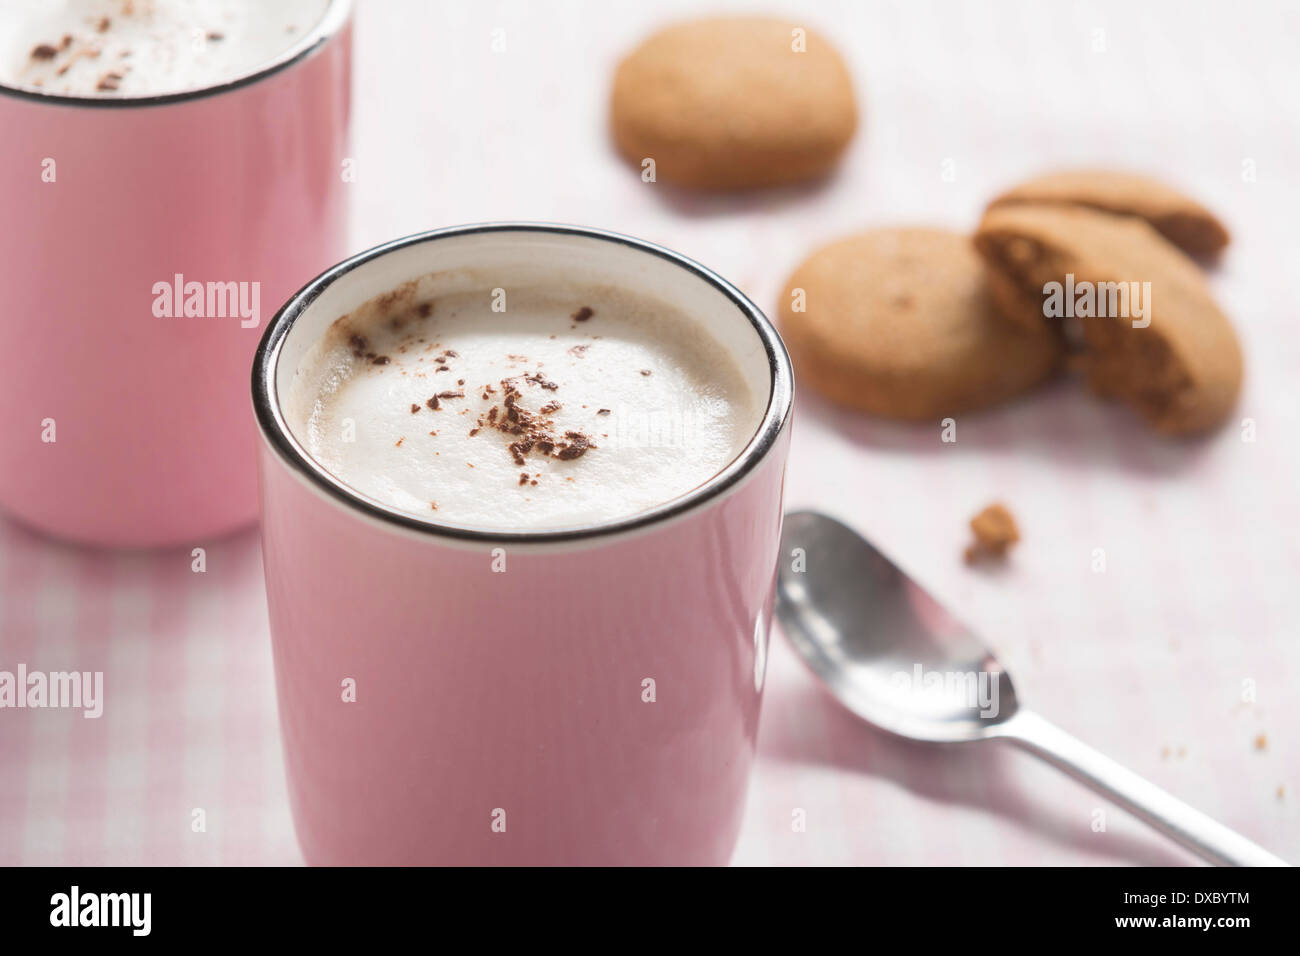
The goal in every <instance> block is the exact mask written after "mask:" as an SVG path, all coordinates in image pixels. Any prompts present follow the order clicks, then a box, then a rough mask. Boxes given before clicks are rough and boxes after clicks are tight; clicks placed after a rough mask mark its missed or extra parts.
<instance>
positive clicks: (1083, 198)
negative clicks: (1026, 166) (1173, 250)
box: [989, 169, 1228, 258]
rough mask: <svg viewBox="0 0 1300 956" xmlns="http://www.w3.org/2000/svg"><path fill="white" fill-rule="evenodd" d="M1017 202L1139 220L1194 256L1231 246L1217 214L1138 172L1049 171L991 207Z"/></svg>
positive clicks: (1015, 189) (1208, 253)
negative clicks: (1053, 204)
mask: <svg viewBox="0 0 1300 956" xmlns="http://www.w3.org/2000/svg"><path fill="white" fill-rule="evenodd" d="M1016 203H1055V204H1058V205H1066V206H1083V207H1086V208H1088V209H1097V210H1100V211H1102V212H1111V213H1117V214H1119V215H1125V216H1137V217H1138V218H1139V219H1145V220H1146V221H1147V222H1149V223H1150V224H1151V225H1152V227H1154V228H1155V229H1156V231H1157V232H1159V233H1160V234H1161V235H1163V236H1164V237H1165V238H1166V239H1168V240H1169V241H1170V242H1172V243H1173V244H1174V245H1176V246H1178V247H1179V248H1180V249H1182V250H1183V251H1184V252H1186V253H1188V254H1189V255H1193V256H1200V257H1204V258H1212V257H1214V256H1216V255H1218V254H1219V253H1220V252H1221V251H1222V250H1223V248H1224V246H1226V245H1227V244H1228V230H1227V228H1225V227H1224V225H1223V223H1221V222H1219V220H1218V219H1216V218H1215V216H1214V214H1213V213H1212V212H1210V211H1209V210H1208V209H1206V208H1205V207H1204V206H1202V205H1201V204H1200V203H1198V202H1197V201H1196V200H1194V199H1191V198H1190V197H1188V196H1184V195H1183V194H1182V193H1180V192H1178V191H1177V190H1176V189H1172V188H1171V187H1169V186H1166V185H1165V184H1164V183H1162V182H1159V181H1158V180H1155V179H1151V178H1149V177H1147V176H1139V175H1137V174H1136V173H1124V172H1117V171H1115V170H1105V169H1079V170H1065V171H1062V172H1057V173H1049V174H1047V175H1046V176H1039V177H1038V178H1037V179H1031V180H1029V181H1028V182H1024V183H1021V184H1020V185H1019V186H1016V187H1015V188H1014V189H1010V190H1008V191H1007V192H1005V193H1003V194H1002V195H1001V196H998V197H997V198H996V199H994V200H993V201H992V202H991V203H989V208H990V209H993V208H996V207H997V206H1002V205H1012V204H1016Z"/></svg>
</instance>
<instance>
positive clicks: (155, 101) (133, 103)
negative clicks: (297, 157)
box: [0, 0, 352, 109]
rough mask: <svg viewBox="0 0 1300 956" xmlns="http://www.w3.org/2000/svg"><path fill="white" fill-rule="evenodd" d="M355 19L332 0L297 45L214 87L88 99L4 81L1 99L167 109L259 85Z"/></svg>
mask: <svg viewBox="0 0 1300 956" xmlns="http://www.w3.org/2000/svg"><path fill="white" fill-rule="evenodd" d="M351 16H352V0H329V5H328V6H327V7H326V8H325V12H324V13H323V14H322V15H321V18H320V20H319V21H317V23H316V25H315V26H314V27H313V28H312V29H311V30H310V31H308V32H307V33H305V34H303V36H302V38H301V39H299V40H298V42H297V43H295V44H294V45H293V46H291V47H289V48H288V49H287V50H285V51H284V52H283V53H281V54H280V55H279V56H277V57H275V58H274V59H272V60H268V61H267V62H265V63H263V64H261V65H260V66H258V67H257V68H255V69H254V70H253V71H252V72H249V73H243V74H241V75H239V76H236V77H233V78H232V79H229V80H225V81H223V82H221V83H215V84H213V85H212V86H200V87H196V88H195V89H192V90H177V91H176V92H174V93H159V94H154V95H151V96H84V95H80V94H76V93H49V92H46V91H44V90H40V89H35V88H32V87H28V86H14V85H12V84H9V83H4V82H0V96H10V97H13V98H15V99H20V100H28V101H30V102H34V103H47V104H50V105H52V106H83V107H87V108H89V109H131V108H133V107H144V106H166V105H168V104H171V103H184V102H187V101H189V100H198V99H203V98H205V97H208V96H218V95H220V94H222V93H229V92H231V91H233V90H238V89H241V88H243V87H245V86H249V85H251V84H253V83H257V82H259V81H260V80H263V79H265V78H267V77H268V76H272V75H274V74H276V73H279V72H280V71H281V70H284V69H287V68H288V67H290V66H293V65H294V64H295V63H299V62H301V61H302V60H305V59H307V58H308V57H310V56H311V55H312V54H313V53H315V52H316V51H317V50H318V49H320V48H321V47H323V46H324V45H325V44H326V43H327V42H329V40H331V39H332V38H333V37H334V36H335V35H336V34H338V33H339V32H340V31H341V30H342V29H343V27H344V26H345V25H346V24H347V22H348V19H349V18H350V17H351Z"/></svg>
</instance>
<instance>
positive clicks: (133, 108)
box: [0, 0, 351, 547]
mask: <svg viewBox="0 0 1300 956" xmlns="http://www.w3.org/2000/svg"><path fill="white" fill-rule="evenodd" d="M350 46H351V3H350V0H333V2H332V3H330V5H329V7H328V8H327V11H326V13H325V15H324V18H323V20H322V21H321V22H320V23H319V24H318V25H317V26H316V27H315V28H314V29H313V30H312V31H310V32H309V33H304V35H303V37H302V38H301V39H300V40H299V41H298V42H296V43H295V44H294V45H293V46H292V47H291V48H289V49H288V50H286V51H285V52H284V53H283V54H282V55H281V56H280V57H278V58H277V59H275V60H274V61H272V62H270V63H268V64H265V65H264V66H262V67H260V68H259V69H258V70H257V71H256V72H254V73H252V74H249V75H246V76H241V77H239V78H237V79H234V80H232V81H230V82H227V83H225V84H222V85H219V86H213V87H207V88H203V89H198V90H194V91H191V92H183V93H175V94H168V95H163V96H150V97H134V98H129V97H124V98H107V97H99V98H96V97H86V96H74V95H62V94H54V93H40V92H35V91H31V90H24V89H18V88H15V87H9V86H4V85H0V130H3V131H4V132H3V135H0V208H2V209H3V210H4V217H5V228H4V229H0V290H3V312H0V339H3V341H4V343H5V346H4V348H3V349H0V508H3V509H4V510H5V511H7V512H8V513H10V514H11V515H13V516H15V517H17V518H19V519H20V520H22V521H24V522H26V523H27V524H30V525H32V526H33V527H36V528H39V529H41V530H43V531H46V532H48V533H50V534H54V535H57V536H60V537H64V538H69V539H74V540H78V541H82V542H86V543H90V544H96V545H103V546H112V547H150V546H161V545H170V544H179V543H188V542H191V541H193V540H195V539H196V538H201V537H204V536H208V535H213V534H219V533H221V532H224V531H228V530H233V529H234V528H236V527H238V526H240V525H244V524H247V523H249V522H251V521H252V520H253V519H254V518H255V517H256V515H257V490H256V477H255V475H256V468H255V464H254V463H255V461H256V457H255V456H256V452H255V449H256V439H255V436H254V433H253V430H252V428H251V427H250V425H249V422H248V410H247V409H248V406H247V402H248V393H247V386H246V382H247V378H246V375H247V371H248V363H249V360H250V358H251V357H252V354H253V352H254V350H255V348H256V344H257V340H258V337H259V335H260V328H259V326H264V325H265V321H264V320H263V316H262V314H261V313H262V311H263V310H265V312H266V314H268V315H269V314H270V313H271V312H272V311H273V310H274V309H276V308H277V307H278V306H279V305H280V304H281V303H282V302H283V301H284V300H285V299H286V298H288V296H289V295H290V294H291V293H292V292H293V290H294V289H296V288H297V287H298V286H300V285H301V284H302V283H303V282H305V281H307V280H308V279H309V278H310V277H311V276H312V275H314V274H316V273H317V272H319V271H320V270H321V269H323V268H325V267H326V266H328V265H329V264H330V263H331V262H336V261H337V260H338V259H339V257H340V256H341V255H343V253H344V249H345V248H346V246H345V242H346V235H345V231H344V230H345V225H346V219H345V209H344V200H345V189H346V184H345V183H344V182H343V177H342V174H341V170H342V164H343V162H344V159H345V156H344V148H345V140H346V133H347V124H348V112H349V96H350V90H349V86H350V60H351V54H350ZM196 290H199V292H200V294H199V295H197V297H196V295H195V292H196Z"/></svg>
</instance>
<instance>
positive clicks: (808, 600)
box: [777, 512, 1019, 743]
mask: <svg viewBox="0 0 1300 956" xmlns="http://www.w3.org/2000/svg"><path fill="white" fill-rule="evenodd" d="M781 549H782V555H783V561H782V566H781V573H780V575H779V576H778V578H777V615H778V617H779V619H780V621H781V627H782V629H783V630H784V631H785V634H786V637H787V638H788V639H789V640H790V643H791V644H793V645H794V647H795V650H797V651H798V652H799V655H800V656H801V657H802V658H803V660H804V662H805V663H806V664H807V665H808V666H809V667H810V668H811V669H812V671H813V673H815V674H816V675H817V676H818V677H820V678H821V679H822V681H823V682H824V683H825V684H826V686H827V687H828V688H829V689H830V691H831V692H832V693H833V694H834V695H835V696H836V697H837V698H839V700H840V702H841V703H843V704H844V706H845V707H847V708H848V709H849V710H851V711H852V712H853V713H855V714H857V715H858V716H859V717H861V718H862V719H863V720H865V721H867V722H868V723H871V724H874V725H875V726H877V727H879V728H881V729H882V730H887V731H889V732H891V733H894V734H898V735H900V736H903V737H908V738H912V739H915V740H926V741H931V742H934V743H954V742H960V741H968V740H977V739H980V738H984V737H990V736H997V735H998V727H999V726H1000V725H1001V724H1003V723H1004V722H1005V721H1006V720H1008V719H1009V718H1011V717H1012V716H1013V715H1014V714H1015V713H1016V711H1017V710H1018V709H1019V704H1018V701H1017V698H1016V691H1015V686H1014V685H1013V684H1012V682H1011V676H1010V675H1009V674H1008V673H1007V672H1006V671H1004V670H1003V669H1002V666H1001V665H1000V664H999V663H998V661H997V658H995V657H994V656H993V655H992V654H990V653H989V651H988V650H987V649H986V648H985V647H984V645H983V644H981V643H980V640H979V639H978V638H977V637H976V636H975V635H974V634H972V633H971V632H970V630H969V629H967V628H966V626H965V625H963V624H962V623H961V622H960V621H958V620H957V619H956V618H954V617H952V615H950V614H949V613H948V612H947V611H945V610H944V608H943V606H942V605H940V604H939V603H938V602H937V601H935V600H934V598H932V597H930V595H929V594H927V593H926V592H925V590H924V589H922V588H921V587H920V586H919V585H917V584H916V583H915V582H914V581H912V580H911V579H910V578H909V577H908V576H907V575H906V574H904V573H903V572H902V571H900V570H899V569H898V568H897V567H896V566H895V565H894V564H893V563H892V562H891V561H890V560H889V559H888V558H886V557H885V556H884V555H883V554H881V553H880V552H879V551H877V550H876V549H875V547H873V546H872V545H871V544H870V543H869V542H868V541H866V540H865V539H864V538H863V537H862V536H861V535H859V534H858V533H857V532H856V531H854V530H852V529H851V528H848V527H845V526H844V525H842V524H840V523H839V522H838V521H835V520H834V519H832V518H828V517H826V516H824V515H820V514H816V513H814V512H795V513H793V514H789V515H787V516H786V519H785V528H784V531H783V533H782V537H781ZM796 549H797V550H798V551H799V552H800V553H799V554H795V552H796ZM800 561H802V562H803V564H802V566H800V565H799V563H798V562H800ZM796 568H798V570H796Z"/></svg>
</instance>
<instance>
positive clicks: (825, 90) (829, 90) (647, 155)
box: [610, 17, 857, 189]
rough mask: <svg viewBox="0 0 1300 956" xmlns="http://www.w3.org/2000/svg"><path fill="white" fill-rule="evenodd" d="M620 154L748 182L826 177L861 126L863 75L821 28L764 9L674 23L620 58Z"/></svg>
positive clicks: (687, 175) (663, 172)
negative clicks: (857, 94)
mask: <svg viewBox="0 0 1300 956" xmlns="http://www.w3.org/2000/svg"><path fill="white" fill-rule="evenodd" d="M610 118H611V124H612V126H613V132H614V141H615V142H616V143H617V145H618V148H619V150H620V152H622V153H623V155H624V156H626V157H627V158H628V159H630V160H631V161H632V162H634V163H636V164H637V165H639V166H642V167H643V168H644V161H645V160H647V159H653V160H654V169H655V176H656V180H663V181H665V182H672V183H676V184H678V185H682V186H691V187H699V188H705V189H743V188H749V187H754V186H769V185H774V184H777V183H789V182H796V181H799V180H805V179H811V178H814V177H817V176H821V175H823V174H824V173H826V172H827V171H829V170H830V169H831V167H832V166H834V165H835V162H836V160H838V159H839V157H840V154H841V153H842V152H843V151H844V148H845V146H847V145H848V142H849V140H850V139H852V137H853V132H854V130H855V129H856V127H857V107H856V106H855V105H854V100H853V83H852V79H851V78H850V76H849V72H848V70H847V69H846V68H845V66H844V62H843V61H842V60H841V59H840V57H839V54H838V53H836V52H835V50H834V49H833V48H832V47H831V45H830V44H829V43H828V42H827V41H826V40H825V39H824V38H823V37H822V36H821V35H820V34H818V33H815V32H813V31H812V30H809V29H808V28H807V27H805V26H801V25H800V24H796V23H788V22H786V21H784V20H773V19H766V18H761V17H737V18H728V19H711V20H695V21H691V22H688V23H680V24H677V25H675V26H671V27H668V28H667V29H665V30H662V31H660V32H659V33H656V34H654V35H653V36H652V37H650V38H649V39H648V40H646V41H645V42H644V43H642V44H641V46H639V47H638V48H637V49H636V50H634V51H633V52H632V53H631V54H630V55H629V56H628V57H627V58H626V59H625V60H623V62H622V63H621V64H620V65H619V67H618V72H617V73H616V74H615V76H614V92H613V97H612V102H611V109H610Z"/></svg>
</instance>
